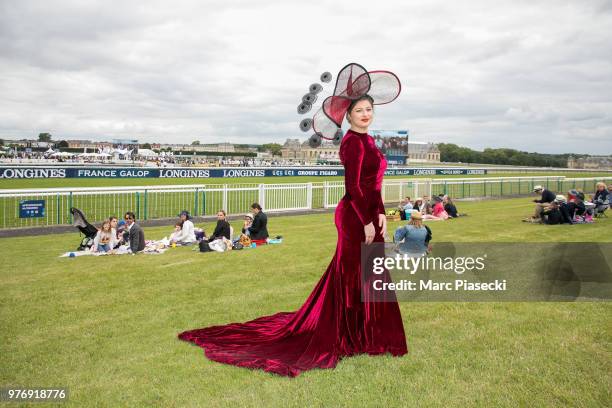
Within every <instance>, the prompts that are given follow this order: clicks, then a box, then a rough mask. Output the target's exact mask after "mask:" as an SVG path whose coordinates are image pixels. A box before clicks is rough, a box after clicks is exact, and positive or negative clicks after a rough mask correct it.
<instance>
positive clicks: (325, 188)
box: [323, 181, 329, 210]
mask: <svg viewBox="0 0 612 408" xmlns="http://www.w3.org/2000/svg"><path fill="white" fill-rule="evenodd" d="M328 197H329V185H328V184H327V181H324V182H323V208H325V209H326V210H327V208H328V207H329V205H328V203H327V198H328Z"/></svg>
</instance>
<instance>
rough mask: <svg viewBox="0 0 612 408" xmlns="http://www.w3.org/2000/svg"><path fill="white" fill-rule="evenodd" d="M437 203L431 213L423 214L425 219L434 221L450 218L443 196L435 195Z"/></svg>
mask: <svg viewBox="0 0 612 408" xmlns="http://www.w3.org/2000/svg"><path fill="white" fill-rule="evenodd" d="M434 200H435V202H436V203H435V204H434V206H433V210H432V213H431V214H425V215H423V219H424V220H432V221H443V220H447V219H448V214H447V212H446V211H445V210H444V205H443V204H442V198H441V197H438V196H436V197H434Z"/></svg>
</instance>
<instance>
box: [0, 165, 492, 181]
mask: <svg viewBox="0 0 612 408" xmlns="http://www.w3.org/2000/svg"><path fill="white" fill-rule="evenodd" d="M485 174H487V170H486V169H460V168H390V169H387V171H386V172H385V176H440V175H441V176H450V175H453V176H454V175H485ZM293 176H310V177H312V176H314V177H329V176H344V168H342V167H324V168H320V167H274V168H269V167H267V168H257V167H249V168H243V167H229V168H193V167H170V168H146V167H143V168H133V167H84V168H75V167H24V166H0V179H39V178H250V177H293Z"/></svg>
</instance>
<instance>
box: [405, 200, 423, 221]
mask: <svg viewBox="0 0 612 408" xmlns="http://www.w3.org/2000/svg"><path fill="white" fill-rule="evenodd" d="M412 209H414V210H417V211H419V212H420V213H421V214H423V210H424V209H425V206H424V205H423V199H422V198H421V197H418V198H417V199H415V200H414V204H413V205H412ZM406 218H408V217H406Z"/></svg>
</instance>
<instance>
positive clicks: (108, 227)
mask: <svg viewBox="0 0 612 408" xmlns="http://www.w3.org/2000/svg"><path fill="white" fill-rule="evenodd" d="M110 230H111V225H110V222H105V223H104V224H102V231H110Z"/></svg>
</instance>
